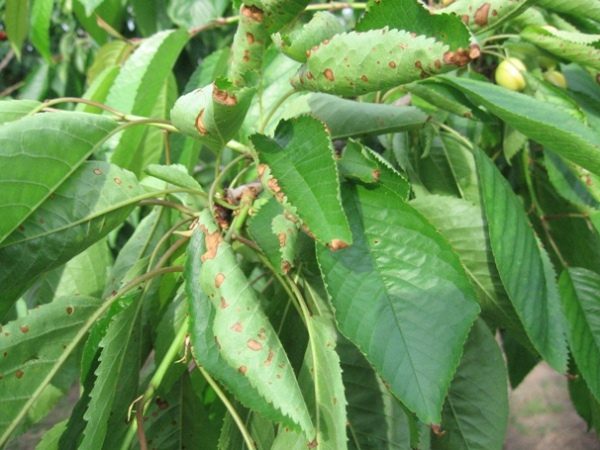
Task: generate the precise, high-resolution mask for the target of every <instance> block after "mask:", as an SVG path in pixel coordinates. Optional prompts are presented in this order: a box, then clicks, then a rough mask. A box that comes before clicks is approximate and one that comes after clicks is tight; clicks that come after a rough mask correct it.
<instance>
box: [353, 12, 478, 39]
mask: <svg viewBox="0 0 600 450" xmlns="http://www.w3.org/2000/svg"><path fill="white" fill-rule="evenodd" d="M385 27H389V28H394V29H396V30H405V31H412V32H413V33H416V34H419V35H423V36H428V37H432V38H435V39H436V40H437V41H440V42H443V43H445V44H447V45H448V46H449V47H450V50H457V49H459V48H467V47H468V46H469V40H470V35H469V31H468V30H467V28H466V27H465V25H464V24H463V23H462V22H461V20H460V18H459V17H457V16H455V15H452V14H437V15H434V14H431V13H430V12H429V11H428V10H427V9H426V8H425V6H424V5H423V4H422V3H421V2H419V1H417V0H409V1H406V0H405V1H400V2H399V1H397V0H369V3H368V4H367V12H366V13H365V15H364V16H363V17H362V18H361V20H360V21H359V22H358V24H357V25H356V31H368V30H375V29H378V28H385Z"/></svg>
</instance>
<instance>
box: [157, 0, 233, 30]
mask: <svg viewBox="0 0 600 450" xmlns="http://www.w3.org/2000/svg"><path fill="white" fill-rule="evenodd" d="M227 6H229V0H171V1H170V2H169V7H168V8H167V12H168V14H169V17H170V18H171V20H172V21H173V22H174V23H175V24H177V25H178V26H180V27H182V28H197V27H201V26H202V25H206V24H207V23H209V22H210V21H211V20H214V19H218V18H220V17H222V16H223V13H224V12H225V10H226V9H227Z"/></svg>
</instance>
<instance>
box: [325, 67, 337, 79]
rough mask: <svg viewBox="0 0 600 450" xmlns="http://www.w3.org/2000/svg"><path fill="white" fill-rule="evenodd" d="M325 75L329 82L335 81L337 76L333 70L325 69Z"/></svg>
mask: <svg viewBox="0 0 600 450" xmlns="http://www.w3.org/2000/svg"><path fill="white" fill-rule="evenodd" d="M323 75H325V78H327V79H328V80H329V81H334V80H335V76H334V75H333V70H331V69H325V70H324V71H323Z"/></svg>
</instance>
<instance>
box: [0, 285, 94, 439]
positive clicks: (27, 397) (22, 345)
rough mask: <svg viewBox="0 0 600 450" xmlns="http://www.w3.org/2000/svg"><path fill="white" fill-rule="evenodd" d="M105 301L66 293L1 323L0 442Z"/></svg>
mask: <svg viewBox="0 0 600 450" xmlns="http://www.w3.org/2000/svg"><path fill="white" fill-rule="evenodd" d="M100 305H101V302H100V301H99V300H98V299H95V298H91V297H83V296H76V297H63V298H60V299H57V300H56V301H54V302H52V303H50V304H48V305H43V306H41V307H40V308H39V309H37V310H34V311H32V312H31V313H30V314H28V315H27V316H25V317H22V318H20V319H18V320H16V321H14V322H10V323H8V324H6V325H3V327H2V333H1V334H0V353H2V354H3V355H4V357H3V358H2V359H1V360H0V374H1V375H2V378H0V396H1V397H2V414H1V415H0V445H4V444H5V443H6V441H7V439H8V438H9V437H10V435H11V433H12V432H13V430H14V429H15V428H16V427H17V426H18V424H19V422H20V421H21V420H22V419H23V418H24V416H25V415H26V414H27V412H28V411H29V409H30V408H32V407H33V406H34V404H35V402H36V400H37V399H38V398H39V397H40V395H41V394H42V393H43V391H44V389H45V388H46V387H47V386H48V385H49V384H50V383H51V382H52V380H53V378H54V376H55V375H56V373H57V372H58V371H59V370H60V369H61V367H63V365H64V364H65V362H66V361H67V359H68V357H69V356H70V355H71V354H72V353H73V351H74V350H75V348H76V346H77V344H78V343H79V341H80V340H81V339H82V337H83V336H84V335H85V332H86V330H87V329H88V328H89V326H90V325H91V324H90V323H89V322H90V320H93V319H92V318H93V316H94V314H95V313H96V312H97V310H98V308H99V307H100Z"/></svg>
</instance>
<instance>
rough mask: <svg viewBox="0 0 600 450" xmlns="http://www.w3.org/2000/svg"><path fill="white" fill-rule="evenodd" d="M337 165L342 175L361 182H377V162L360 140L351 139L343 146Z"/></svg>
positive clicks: (378, 175)
mask: <svg viewBox="0 0 600 450" xmlns="http://www.w3.org/2000/svg"><path fill="white" fill-rule="evenodd" d="M338 165H339V170H340V173H341V174H342V176H344V177H346V178H348V179H355V180H358V181H362V182H363V183H377V182H378V181H379V177H380V176H381V173H380V171H379V164H377V162H376V161H375V160H373V158H372V157H371V156H370V154H369V152H368V151H367V149H366V148H365V147H364V146H363V145H362V144H361V143H360V142H358V141H354V140H352V139H349V140H348V143H347V144H346V147H344V152H343V153H342V157H341V158H340V160H339V162H338Z"/></svg>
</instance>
